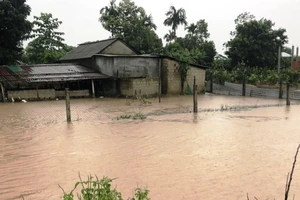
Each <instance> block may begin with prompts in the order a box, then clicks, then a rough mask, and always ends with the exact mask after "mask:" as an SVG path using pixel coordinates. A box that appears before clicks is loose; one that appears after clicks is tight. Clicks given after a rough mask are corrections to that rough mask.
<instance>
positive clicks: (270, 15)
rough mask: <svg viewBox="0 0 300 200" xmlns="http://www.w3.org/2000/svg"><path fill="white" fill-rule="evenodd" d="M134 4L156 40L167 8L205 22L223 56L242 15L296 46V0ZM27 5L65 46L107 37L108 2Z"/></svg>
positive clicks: (35, 1)
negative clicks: (49, 22)
mask: <svg viewBox="0 0 300 200" xmlns="http://www.w3.org/2000/svg"><path fill="white" fill-rule="evenodd" d="M117 2H119V1H117ZM135 3H136V5H138V6H142V7H143V8H144V9H145V10H146V12H147V14H152V16H153V19H154V22H155V24H156V25H157V31H156V32H157V34H158V35H159V37H163V36H164V35H165V34H166V33H167V32H168V30H169V27H164V25H163V21H164V19H165V18H166V17H165V13H166V11H167V10H168V9H169V7H170V6H171V5H174V6H175V7H176V8H177V9H178V8H180V7H182V8H184V9H185V10H186V12H187V21H188V22H189V23H192V22H196V21H198V20H199V19H205V20H206V22H208V31H209V32H210V34H211V35H210V39H211V40H213V41H214V42H215V44H216V48H217V51H218V52H219V53H223V43H224V42H226V41H228V40H229V39H230V35H229V33H230V31H232V30H234V27H235V25H234V19H235V18H236V17H237V16H238V15H239V14H240V13H242V12H246V11H248V12H250V13H251V14H253V15H255V16H256V18H262V17H264V18H267V19H271V20H272V21H273V22H275V26H276V27H277V28H279V27H281V28H285V29H286V30H287V35H288V37H289V45H295V46H299V45H300V25H299V16H298V13H299V8H300V0H206V1H196V0H152V1H151V0H135ZM27 4H29V5H30V7H31V9H32V12H31V17H30V20H31V21H32V20H33V16H37V15H39V14H40V13H41V12H47V13H52V14H53V15H54V17H56V18H58V19H59V20H61V21H62V22H63V24H62V25H61V28H60V31H63V32H64V33H65V40H66V41H65V42H66V43H67V44H68V45H72V46H76V45H77V44H80V43H83V42H86V41H95V40H102V39H106V38H108V37H109V36H110V33H109V32H107V31H106V30H104V29H103V28H102V26H101V24H100V23H99V22H98V18H99V11H100V9H101V8H102V7H104V6H106V5H108V4H109V0H27ZM178 35H179V36H184V30H183V28H180V29H179V30H178Z"/></svg>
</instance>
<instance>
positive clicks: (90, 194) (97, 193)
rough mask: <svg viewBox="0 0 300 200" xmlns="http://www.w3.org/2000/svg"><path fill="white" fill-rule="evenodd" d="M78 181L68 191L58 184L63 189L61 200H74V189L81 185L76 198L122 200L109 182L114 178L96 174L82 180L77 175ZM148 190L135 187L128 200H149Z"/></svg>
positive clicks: (84, 199) (79, 199)
mask: <svg viewBox="0 0 300 200" xmlns="http://www.w3.org/2000/svg"><path fill="white" fill-rule="evenodd" d="M79 179H80V181H78V182H77V183H76V184H75V186H74V189H73V190H72V191H71V192H70V193H66V192H65V191H64V189H63V188H62V187H61V186H59V187H60V188H61V189H62V191H63V194H64V195H63V200H74V194H73V192H74V190H75V189H76V188H77V187H78V186H79V185H81V187H82V189H81V194H77V199H78V200H123V197H122V195H121V193H120V192H118V191H117V189H116V188H112V186H111V183H112V182H113V180H114V179H110V178H108V177H103V178H102V179H99V178H98V177H97V176H95V177H92V176H88V180H87V181H82V179H81V177H80V175H79ZM148 195H149V190H147V189H145V190H143V189H141V188H136V189H135V193H134V197H132V198H129V199H130V200H150V198H149V197H148Z"/></svg>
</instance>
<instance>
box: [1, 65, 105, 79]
mask: <svg viewBox="0 0 300 200" xmlns="http://www.w3.org/2000/svg"><path fill="white" fill-rule="evenodd" d="M105 78H109V77H108V76H106V75H104V74H101V73H98V72H95V71H93V70H91V69H88V68H85V67H83V66H81V65H77V64H45V65H27V66H1V67H0V81H2V82H6V83H22V82H31V83H35V82H59V81H77V80H89V79H105Z"/></svg>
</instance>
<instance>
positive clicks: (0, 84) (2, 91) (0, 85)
mask: <svg viewBox="0 0 300 200" xmlns="http://www.w3.org/2000/svg"><path fill="white" fill-rule="evenodd" d="M0 87H1V95H2V101H3V102H5V94H4V86H3V84H2V83H1V82H0Z"/></svg>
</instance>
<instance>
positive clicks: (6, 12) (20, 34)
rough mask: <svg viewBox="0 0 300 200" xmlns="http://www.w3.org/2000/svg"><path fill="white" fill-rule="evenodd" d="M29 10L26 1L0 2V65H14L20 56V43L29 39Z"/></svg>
mask: <svg viewBox="0 0 300 200" xmlns="http://www.w3.org/2000/svg"><path fill="white" fill-rule="evenodd" d="M30 12H31V9H30V7H29V6H28V5H27V4H26V0H4V1H2V2H0V65H7V64H16V63H17V60H19V59H21V56H22V53H23V52H22V51H23V47H22V42H23V41H24V40H26V39H28V38H29V34H30V31H31V28H32V26H31V23H30V21H28V20H27V17H28V16H29V15H30Z"/></svg>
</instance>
